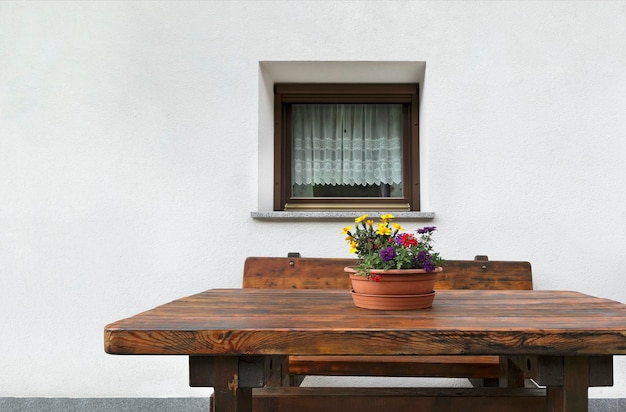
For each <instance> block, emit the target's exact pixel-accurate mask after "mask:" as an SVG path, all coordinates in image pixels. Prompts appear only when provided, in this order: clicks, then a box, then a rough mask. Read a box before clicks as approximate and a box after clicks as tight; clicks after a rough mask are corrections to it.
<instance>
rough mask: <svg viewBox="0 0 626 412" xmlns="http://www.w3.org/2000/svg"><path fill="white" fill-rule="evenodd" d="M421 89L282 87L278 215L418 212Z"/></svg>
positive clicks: (277, 91) (277, 89) (277, 103)
mask: <svg viewBox="0 0 626 412" xmlns="http://www.w3.org/2000/svg"><path fill="white" fill-rule="evenodd" d="M418 130H419V125H418V85H417V84H276V85H275V86H274V183H275V185H274V186H275V190H274V210H298V209H304V210H337V209H346V210H419V207H420V205H419V192H420V190H419V162H418V159H419V140H418Z"/></svg>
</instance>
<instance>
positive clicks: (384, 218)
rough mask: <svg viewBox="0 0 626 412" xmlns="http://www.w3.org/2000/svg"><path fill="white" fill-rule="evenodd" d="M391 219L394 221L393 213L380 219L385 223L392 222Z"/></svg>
mask: <svg viewBox="0 0 626 412" xmlns="http://www.w3.org/2000/svg"><path fill="white" fill-rule="evenodd" d="M391 219H393V215H392V214H391V213H388V214H386V215H382V216H381V217H380V220H382V221H383V222H388V221H390V220H391Z"/></svg>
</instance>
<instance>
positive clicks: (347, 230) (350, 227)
mask: <svg viewBox="0 0 626 412" xmlns="http://www.w3.org/2000/svg"><path fill="white" fill-rule="evenodd" d="M350 229H352V226H346V227H344V228H343V230H342V231H341V233H343V234H344V235H346V234H348V232H349V231H350Z"/></svg>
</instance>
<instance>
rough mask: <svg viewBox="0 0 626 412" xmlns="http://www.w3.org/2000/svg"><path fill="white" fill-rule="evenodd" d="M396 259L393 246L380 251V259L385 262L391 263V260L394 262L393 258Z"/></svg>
mask: <svg viewBox="0 0 626 412" xmlns="http://www.w3.org/2000/svg"><path fill="white" fill-rule="evenodd" d="M395 257H396V251H395V250H394V248H393V247H391V246H389V247H386V248H384V249H381V251H380V258H381V259H382V260H383V262H389V261H390V260H393V258H395Z"/></svg>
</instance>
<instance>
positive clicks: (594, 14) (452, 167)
mask: <svg viewBox="0 0 626 412" xmlns="http://www.w3.org/2000/svg"><path fill="white" fill-rule="evenodd" d="M625 38H626V3H624V2H619V1H604V2H585V1H558V2H549V1H548V2H515V1H508V2H491V1H487V2H481V1H478V2H454V1H451V2H427V1H426V2H412V1H394V2H374V1H372V2H369V1H368V2H365V1H364V2H360V1H341V2H330V1H329V2H321V3H320V2H318V1H311V2H301V1H289V2H287V1H263V2H259V1H243V2H238V1H228V2H221V1H212V2H107V1H104V2H54V1H49V2H20V1H17V2H16V1H2V2H0V326H1V329H0V353H1V354H2V356H0V382H1V384H0V397H40V396H44V397H47V396H50V397H155V396H163V397H188V396H207V395H208V394H209V393H210V391H211V390H210V389H202V388H200V389H198V388H189V387H188V385H187V359H185V358H183V357H152V356H150V357H136V356H111V355H107V354H105V353H104V350H103V327H104V325H105V324H107V323H109V322H112V321H115V320H117V319H119V318H122V317H126V316H130V315H133V314H135V313H137V312H139V311H142V310H145V309H148V308H151V307H153V306H155V305H157V304H160V303H163V302H166V301H169V300H172V299H175V298H178V297H180V296H184V295H189V294H193V293H196V292H199V291H202V290H205V289H208V288H216V287H238V286H239V285H240V282H241V271H242V267H243V261H244V258H245V257H246V256H248V255H274V256H282V255H285V254H286V253H287V252H293V251H299V252H300V253H302V255H303V256H329V257H330V256H337V257H339V256H347V254H348V250H347V248H346V246H345V243H344V240H343V237H342V236H341V235H340V230H341V227H343V226H344V225H346V224H349V221H347V222H346V223H345V224H344V223H342V222H341V221H337V220H336V219H331V220H329V221H323V220H322V221H320V220H314V221H311V220H303V221H297V220H296V221H293V220H290V221H275V220H271V219H270V220H266V219H253V218H252V217H251V212H263V211H267V210H268V209H269V207H268V206H267V205H268V201H269V202H270V203H269V204H271V190H272V180H271V179H272V171H271V170H270V169H268V168H267V167H266V166H265V165H267V164H271V156H272V148H271V136H270V137H269V140H268V135H267V133H268V130H271V124H272V118H271V104H270V102H268V100H267V99H268V98H267V93H266V92H267V90H268V87H269V90H271V81H272V79H274V78H275V77H281V76H296V74H297V73H295V72H293V71H291V72H290V71H289V69H287V71H286V72H271V71H270V72H267V71H265V72H264V71H263V67H262V63H261V62H290V61H296V62H311V61H317V62H341V61H344V62H355V61H358V62H413V63H414V64H416V65H421V64H423V63H424V62H425V71H424V81H423V90H422V96H421V110H420V116H421V124H420V138H421V152H420V153H421V167H422V178H423V180H422V209H423V210H424V211H428V212H434V213H435V215H434V218H433V219H432V220H429V221H428V222H427V224H428V225H431V224H432V225H435V226H438V227H439V229H440V232H439V234H438V236H437V246H438V248H439V249H440V251H441V252H442V254H443V255H444V256H446V257H449V258H454V259H471V258H473V256H474V255H477V254H485V255H489V257H490V258H492V259H519V260H528V261H531V262H532V264H533V270H534V279H535V287H536V288H538V289H573V290H578V291H581V292H585V293H589V294H593V295H598V296H603V297H607V298H611V299H615V300H619V301H622V302H626V287H624V273H625V272H624V268H625V267H626V253H625V252H624V246H625V244H626V206H624V205H626V189H625V187H626V185H625V183H624V177H625V176H626V161H625V159H626V117H625V116H624V113H625V112H626V75H625V73H626V46H625V44H626V43H624V39H625ZM279 66H280V65H279ZM331 66H333V65H332V64H331V63H328V64H326V66H324V65H323V64H322V66H321V68H320V69H319V70H320V71H319V72H317V73H318V74H321V75H323V74H324V70H325V67H326V68H327V69H328V71H329V73H328V76H329V77H332V76H338V75H337V73H336V72H335V71H333V70H330V67H331ZM281 67H282V66H281ZM349 73H350V72H349ZM355 73H356V72H355ZM369 75H372V76H375V77H380V79H381V80H382V81H385V76H386V74H385V72H384V71H383V72H377V73H374V74H371V73H370V74H369ZM296 77H298V76H296ZM322 77H324V76H322ZM399 222H400V223H404V222H402V221H399ZM413 224H416V225H417V224H419V222H406V223H405V224H404V225H405V226H412V225H413ZM590 394H591V396H592V397H597V398H624V397H626V360H625V358H624V357H619V358H616V359H615V386H614V387H612V388H599V389H592V390H591V391H590Z"/></svg>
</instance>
